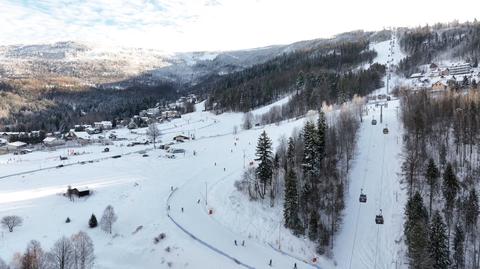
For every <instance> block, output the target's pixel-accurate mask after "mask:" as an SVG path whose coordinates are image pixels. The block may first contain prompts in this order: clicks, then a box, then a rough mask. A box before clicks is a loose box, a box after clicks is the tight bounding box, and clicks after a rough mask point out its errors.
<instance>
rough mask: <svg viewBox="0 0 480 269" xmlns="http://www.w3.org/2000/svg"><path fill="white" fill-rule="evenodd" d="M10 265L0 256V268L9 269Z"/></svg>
mask: <svg viewBox="0 0 480 269" xmlns="http://www.w3.org/2000/svg"><path fill="white" fill-rule="evenodd" d="M9 268H10V267H9V266H8V265H7V264H6V263H5V261H4V260H2V258H0V269H9Z"/></svg>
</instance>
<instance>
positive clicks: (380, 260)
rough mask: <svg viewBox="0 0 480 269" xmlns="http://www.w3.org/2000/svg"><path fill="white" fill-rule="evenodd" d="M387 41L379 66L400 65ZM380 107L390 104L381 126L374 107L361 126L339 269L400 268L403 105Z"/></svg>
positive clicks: (339, 246)
mask: <svg viewBox="0 0 480 269" xmlns="http://www.w3.org/2000/svg"><path fill="white" fill-rule="evenodd" d="M388 42H389V41H386V42H383V44H381V46H379V47H383V48H382V49H381V53H379V58H380V62H383V63H385V62H389V60H388V57H390V59H391V60H390V62H391V63H393V64H396V63H398V61H399V59H401V58H402V57H403V56H402V55H400V54H401V52H400V51H399V50H398V45H397V46H394V48H393V51H395V52H396V53H394V54H393V57H392V55H388V56H387V53H385V51H388V50H389V48H388V46H387V45H388V44H389V43H388ZM392 58H393V59H392ZM385 82H386V81H385ZM390 82H391V83H392V80H390ZM373 94H387V89H386V88H385V87H384V88H381V89H379V90H377V91H375V92H374V93H373ZM376 103H378V104H383V103H387V105H388V106H386V107H385V106H384V107H383V122H380V111H381V107H380V106H376V105H375V104H372V103H371V104H370V105H369V106H368V110H369V113H368V116H367V117H366V118H365V121H364V122H363V123H362V125H361V129H360V134H359V140H358V145H357V149H358V155H357V156H356V158H355V160H356V161H355V163H354V165H353V168H352V170H351V172H350V185H349V188H348V193H347V196H346V205H347V206H346V209H345V212H344V219H343V226H342V229H341V231H340V233H339V235H338V238H337V241H336V242H337V245H336V246H335V249H334V253H335V260H336V261H337V262H338V267H339V268H346V269H351V268H355V269H363V268H365V269H377V268H378V269H381V268H382V269H383V268H402V264H401V262H402V257H401V255H402V248H403V242H402V240H401V238H402V235H403V208H404V205H405V199H406V196H405V192H404V190H402V185H401V183H400V180H401V178H400V177H401V176H400V170H401V163H402V160H401V156H400V154H401V149H402V126H401V125H400V118H399V114H398V113H399V111H398V109H399V108H398V107H399V106H400V101H399V100H393V99H392V101H389V102H385V101H379V102H376ZM373 118H375V119H376V120H377V121H378V124H377V125H372V124H371V120H372V119H373ZM384 127H388V129H389V133H388V134H384V133H383V128H384ZM362 189H363V192H364V193H365V194H366V195H367V203H360V202H359V200H358V199H359V196H360V192H361V190H362ZM380 210H382V213H383V217H384V221H385V222H384V224H383V225H377V224H376V223H375V216H376V215H377V214H379V213H380Z"/></svg>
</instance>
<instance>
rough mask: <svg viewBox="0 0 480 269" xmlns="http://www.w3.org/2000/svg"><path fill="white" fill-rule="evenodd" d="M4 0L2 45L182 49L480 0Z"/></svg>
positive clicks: (468, 15) (437, 15)
mask: <svg viewBox="0 0 480 269" xmlns="http://www.w3.org/2000/svg"><path fill="white" fill-rule="evenodd" d="M384 2H385V1H382V0H364V1H352V0H338V1H329V2H324V3H321V2H320V1H314V0H312V1H309V0H296V1H290V0H285V1H282V0H242V1H235V0H178V1H175V0H141V1H126V0H111V1H110V0H90V1H80V0H58V1H56V0H43V1H42V0H38V1H35V0H3V1H2V2H0V14H2V15H1V16H0V26H1V27H0V45H11V44H39V43H53V42H58V41H70V40H71V41H80V42H88V43H94V44H102V45H108V46H122V47H140V48H152V49H158V50H163V51H166V52H177V51H215V50H223V51H225V50H236V49H249V48H257V47H263V46H269V45H277V44H288V43H293V42H296V41H301V40H309V39H315V38H329V37H332V36H334V35H336V34H339V33H343V32H349V31H354V30H365V31H374V30H381V29H384V28H388V27H392V26H393V27H404V26H407V27H415V26H420V25H426V24H430V25H432V24H434V23H437V22H451V21H453V20H458V21H459V22H464V21H473V20H474V19H475V18H476V15H477V14H478V10H480V2H478V0H477V1H474V0H459V1H456V2H455V8H452V5H451V3H446V4H439V3H438V1H436V2H433V3H432V2H431V1H413V0H405V1H402V3H399V4H397V5H395V6H392V5H390V6H388V5H386V4H385V3H384Z"/></svg>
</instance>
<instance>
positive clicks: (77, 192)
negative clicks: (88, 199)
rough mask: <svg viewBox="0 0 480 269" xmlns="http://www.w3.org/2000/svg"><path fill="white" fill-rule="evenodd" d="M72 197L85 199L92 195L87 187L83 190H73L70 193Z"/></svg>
mask: <svg viewBox="0 0 480 269" xmlns="http://www.w3.org/2000/svg"><path fill="white" fill-rule="evenodd" d="M70 193H71V195H76V196H77V197H85V196H89V195H90V190H89V189H88V188H87V187H82V188H73V189H71V191H70Z"/></svg>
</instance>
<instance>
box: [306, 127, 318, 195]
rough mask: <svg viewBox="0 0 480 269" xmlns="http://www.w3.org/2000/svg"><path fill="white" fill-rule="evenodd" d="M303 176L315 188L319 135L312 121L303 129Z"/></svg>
mask: <svg viewBox="0 0 480 269" xmlns="http://www.w3.org/2000/svg"><path fill="white" fill-rule="evenodd" d="M303 141H304V150H303V163H302V167H303V174H304V177H305V179H306V180H308V183H309V184H310V186H311V187H313V183H314V182H313V173H314V169H315V166H316V161H317V159H316V157H317V155H316V153H317V150H318V148H317V135H316V131H315V125H314V124H313V123H311V122H310V121H307V123H305V126H304V127H303Z"/></svg>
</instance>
